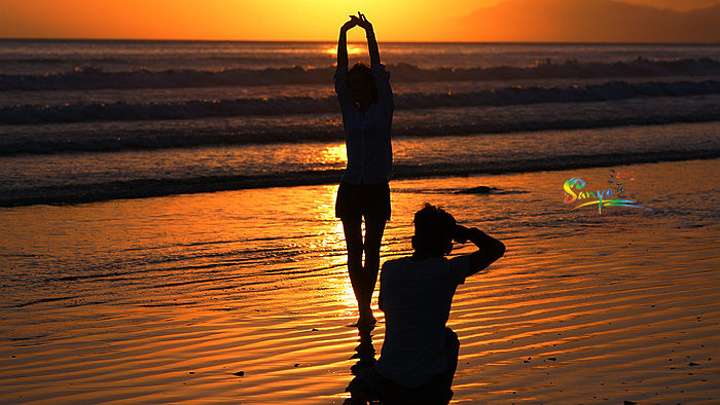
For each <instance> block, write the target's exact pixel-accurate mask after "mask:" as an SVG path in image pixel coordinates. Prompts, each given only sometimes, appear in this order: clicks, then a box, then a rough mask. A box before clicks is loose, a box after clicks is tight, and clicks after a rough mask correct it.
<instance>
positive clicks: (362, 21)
mask: <svg viewBox="0 0 720 405" xmlns="http://www.w3.org/2000/svg"><path fill="white" fill-rule="evenodd" d="M351 18H354V19H356V20H357V25H358V26H360V27H361V28H362V29H364V30H365V31H368V32H371V31H372V30H373V26H372V24H370V21H368V20H367V18H365V14H363V13H361V12H359V11H358V16H357V17H355V16H351Z"/></svg>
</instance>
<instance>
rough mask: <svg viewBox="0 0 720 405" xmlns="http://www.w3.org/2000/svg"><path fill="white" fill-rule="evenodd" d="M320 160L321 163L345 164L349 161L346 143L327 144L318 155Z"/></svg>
mask: <svg viewBox="0 0 720 405" xmlns="http://www.w3.org/2000/svg"><path fill="white" fill-rule="evenodd" d="M318 160H319V161H320V163H323V164H327V165H337V164H342V165H345V164H346V163H347V149H346V148H345V144H337V145H335V146H327V147H326V148H325V150H323V151H322V154H321V155H320V156H319V157H318Z"/></svg>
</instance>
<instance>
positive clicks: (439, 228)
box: [412, 203, 456, 256]
mask: <svg viewBox="0 0 720 405" xmlns="http://www.w3.org/2000/svg"><path fill="white" fill-rule="evenodd" d="M414 222H415V235H414V236H413V237H412V246H413V248H414V249H415V251H416V252H419V253H421V254H422V255H424V256H444V255H446V254H448V253H450V252H451V251H452V240H453V233H454V229H455V225H456V222H455V218H454V217H453V216H452V215H450V214H449V213H447V212H446V211H445V210H442V209H440V208H437V207H435V206H432V205H430V204H427V203H426V204H425V208H423V209H421V210H420V211H418V212H417V213H415V221H414Z"/></svg>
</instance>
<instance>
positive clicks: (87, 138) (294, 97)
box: [0, 39, 720, 206]
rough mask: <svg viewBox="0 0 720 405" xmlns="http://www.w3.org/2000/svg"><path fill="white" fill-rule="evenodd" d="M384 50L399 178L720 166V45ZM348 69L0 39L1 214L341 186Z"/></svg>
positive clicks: (179, 45) (301, 47)
mask: <svg viewBox="0 0 720 405" xmlns="http://www.w3.org/2000/svg"><path fill="white" fill-rule="evenodd" d="M380 50H381V56H382V60H383V62H384V63H385V64H386V65H387V68H388V70H389V71H390V72H391V82H392V86H393V90H394V93H395V103H396V113H395V119H394V127H393V131H394V132H393V142H394V152H395V178H396V179H410V178H421V177H432V176H448V175H469V174H480V173H502V172H519V171H537V170H553V169H562V168H571V167H593V166H609V165H613V164H621V163H634V162H648V161H663V160H678V159H680V160H681V159H690V158H713V157H718V156H720V136H718V135H719V134H718V129H717V126H716V125H715V124H713V123H714V122H716V120H717V119H718V117H720V78H719V77H720V45H632V44H630V45H625V44H623V45H618V44H462V43H449V44H436V43H381V44H380ZM349 51H350V58H351V61H354V60H365V61H366V62H367V59H368V58H367V51H366V48H365V46H364V44H350V47H349ZM334 60H335V44H334V43H331V42H231V41H226V42H222V41H219V42H210V41H90V40H87V41H81V40H77V41H70V40H7V39H6V40H0V179H1V180H0V196H1V197H0V206H23V205H32V204H39V203H40V204H63V203H74V202H90V201H102V200H110V199H116V198H138V197H149V196H157V195H170V194H177V193H194V192H207V191H218V190H229V189H244V188H254V187H271V186H292V185H311V184H334V183H337V182H338V181H339V179H340V176H341V173H342V169H343V168H344V164H345V159H346V157H345V154H344V153H345V152H344V142H343V140H344V138H343V137H344V135H343V131H342V123H341V120H340V114H339V108H338V103H337V100H336V98H335V95H334V93H333V88H332V75H333V65H334ZM687 123H702V124H705V125H701V127H700V128H702V130H700V131H694V130H693V131H688V130H676V129H674V128H671V127H672V126H673V125H676V124H687ZM613 127H614V128H618V127H621V128H623V129H622V130H620V131H617V132H616V133H614V134H613V135H612V136H608V135H607V132H605V131H602V130H601V129H603V128H613ZM687 132H692V135H688V134H687ZM618 138H622V140H619V139H618ZM489 146H492V147H489Z"/></svg>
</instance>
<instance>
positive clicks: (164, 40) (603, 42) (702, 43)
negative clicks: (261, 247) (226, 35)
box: [0, 37, 720, 45]
mask: <svg viewBox="0 0 720 405" xmlns="http://www.w3.org/2000/svg"><path fill="white" fill-rule="evenodd" d="M0 41H118V42H121V41H137V42H153V41H155V42H258V43H261V42H265V43H279V42H284V43H313V42H314V43H328V42H332V43H335V42H337V40H336V39H333V40H319V39H189V38H49V37H0ZM364 42H365V41H348V43H364ZM378 42H380V43H408V44H412V43H415V44H547V45H551V44H555V45H720V41H708V42H681V41H678V42H667V41H622V42H618V41H542V40H541V41H531V40H524V41H449V40H437V41H435V40H389V41H382V40H379V41H378Z"/></svg>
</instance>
